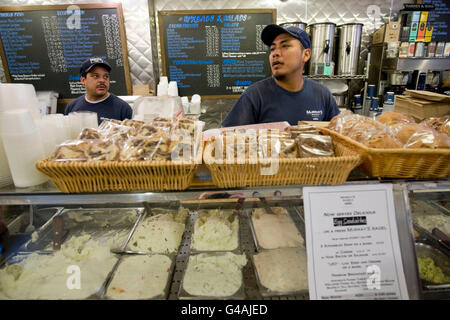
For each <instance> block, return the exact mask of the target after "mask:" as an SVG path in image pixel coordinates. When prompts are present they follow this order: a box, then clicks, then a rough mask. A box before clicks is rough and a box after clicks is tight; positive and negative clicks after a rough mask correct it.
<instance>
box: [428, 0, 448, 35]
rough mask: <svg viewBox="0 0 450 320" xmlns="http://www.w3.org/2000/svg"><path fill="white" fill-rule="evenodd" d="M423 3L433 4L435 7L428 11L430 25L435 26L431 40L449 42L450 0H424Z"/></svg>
mask: <svg viewBox="0 0 450 320" xmlns="http://www.w3.org/2000/svg"><path fill="white" fill-rule="evenodd" d="M423 4H432V5H433V6H434V9H433V10H431V11H429V12H428V21H427V22H428V25H430V26H432V27H433V34H432V36H431V41H436V42H448V41H450V36H449V34H448V28H449V27H450V0H423Z"/></svg>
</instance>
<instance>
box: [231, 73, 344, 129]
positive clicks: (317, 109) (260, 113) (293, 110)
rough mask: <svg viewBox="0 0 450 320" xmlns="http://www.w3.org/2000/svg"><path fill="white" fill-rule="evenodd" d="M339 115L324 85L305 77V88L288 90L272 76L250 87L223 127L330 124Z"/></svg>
mask: <svg viewBox="0 0 450 320" xmlns="http://www.w3.org/2000/svg"><path fill="white" fill-rule="evenodd" d="M337 114H339V108H338V106H337V104H336V100H335V99H334V97H333V95H332V94H331V92H330V91H329V90H328V89H327V88H326V87H325V86H323V85H321V84H320V83H318V82H316V81H313V80H311V79H307V78H304V84H303V88H302V90H300V91H297V92H291V91H287V90H285V89H283V88H281V87H280V86H279V85H277V84H276V82H275V80H274V79H273V78H272V77H270V78H267V79H264V80H261V81H258V82H256V83H254V84H252V85H251V86H249V87H248V88H247V90H245V91H244V93H243V94H242V95H241V97H240V98H239V100H238V101H237V102H236V104H235V105H234V107H233V108H232V109H231V111H230V113H228V115H227V117H226V118H225V120H224V121H223V122H222V126H224V127H231V126H240V125H246V124H255V123H264V122H279V121H287V122H289V124H290V125H297V122H298V121H329V120H331V119H332V118H333V117H334V116H335V115H337Z"/></svg>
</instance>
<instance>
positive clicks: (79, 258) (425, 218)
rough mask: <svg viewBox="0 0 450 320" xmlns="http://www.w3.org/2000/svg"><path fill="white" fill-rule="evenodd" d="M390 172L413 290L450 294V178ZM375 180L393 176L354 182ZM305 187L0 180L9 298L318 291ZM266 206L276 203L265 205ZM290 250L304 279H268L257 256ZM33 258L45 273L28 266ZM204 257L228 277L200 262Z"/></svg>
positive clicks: (3, 269)
mask: <svg viewBox="0 0 450 320" xmlns="http://www.w3.org/2000/svg"><path fill="white" fill-rule="evenodd" d="M386 182H388V183H392V184H393V191H394V192H393V194H394V204H395V210H396V221H397V228H398V234H399V242H400V247H401V249H402V250H401V251H402V261H403V266H404V272H405V279H406V283H407V287H408V293H409V297H410V298H411V299H448V298H450V281H448V279H449V277H450V267H449V266H450V250H449V248H450V243H449V242H448V235H449V231H450V223H449V221H450V214H449V210H450V204H449V200H450V181H449V180H440V181H421V182H407V181H403V180H401V181H394V182H393V181H386ZM378 183H385V182H384V181H383V182H381V181H354V182H347V183H346V184H348V185H355V184H378ZM302 188H303V186H301V185H290V186H273V187H252V188H243V189H232V190H223V189H220V190H219V189H212V188H210V189H206V188H198V189H189V190H187V191H182V192H163V193H162V192H144V191H143V192H116V193H86V194H64V193H61V192H59V191H58V190H57V189H55V188H54V187H53V186H52V185H50V184H44V185H41V186H38V187H33V188H27V189H16V188H14V187H13V186H10V187H5V188H2V189H0V205H1V212H0V224H2V225H3V227H6V228H7V231H5V229H6V228H3V231H2V229H1V228H0V232H1V233H0V241H1V242H0V244H1V250H2V252H1V260H0V299H8V298H16V299H17V298H19V299H168V300H174V299H224V300H225V299H253V300H255V299H256V300H259V299H272V300H273V299H293V300H300V299H309V295H308V288H307V286H308V283H307V274H306V270H307V261H306V254H305V252H306V241H305V239H306V228H305V223H304V221H305V219H304V211H303V197H302ZM267 208H270V209H267ZM258 210H259V211H258ZM261 210H262V211H261ZM266 210H269V211H276V212H275V215H272V216H271V215H268V217H264V215H263V216H261V212H263V214H264V213H267V212H266ZM255 215H256V216H255ZM275 216H276V217H277V218H276V219H278V218H280V217H281V218H280V219H281V220H276V219H275V218H274V217H275ZM266 218H267V220H266V221H265V220H264V219H266ZM271 219H272V220H271ZM273 219H275V220H273ZM264 228H271V229H270V232H264V230H268V229H264ZM277 228H278V229H277ZM261 230H263V231H261ZM280 230H281V233H280V234H279V235H277V232H280ZM283 233H285V234H283ZM211 234H214V235H215V236H212V235H211ZM267 234H270V235H272V236H271V237H267ZM288 234H289V235H288ZM446 235H447V237H446ZM285 238H286V239H287V240H286V239H285ZM202 241H204V242H205V244H204V245H203V246H201V245H198V244H199V243H201V242H202ZM271 241H272V244H271ZM283 241H285V242H283ZM194 242H195V243H196V244H195V246H194V245H193V243H194ZM228 242H230V243H231V242H233V245H232V246H231V247H229V246H228V245H227V243H228ZM208 248H211V249H212V250H208ZM277 250H278V251H277ZM283 251H287V252H290V253H289V256H293V255H295V256H296V257H297V256H298V257H299V258H298V259H291V261H288V260H286V261H287V262H286V264H288V263H292V264H293V265H294V266H293V267H292V268H293V270H297V271H296V272H299V273H300V274H303V275H304V277H303V278H302V279H300V280H299V281H298V283H295V284H294V283H293V282H295V281H292V278H289V276H290V275H289V274H288V272H286V273H283V274H285V277H286V278H285V279H284V278H283V277H280V276H277V277H275V278H274V279H271V280H273V281H267V278H268V275H267V273H266V272H267V270H265V269H264V268H262V267H261V266H264V262H262V263H260V261H264V259H272V260H269V261H274V260H273V259H274V258H267V256H266V255H267V254H268V253H272V252H274V253H275V254H276V257H280V256H281V255H282V254H284V253H283ZM199 255H200V256H199ZM200 259H204V260H203V261H202V262H201V263H199V261H200ZM276 259H281V258H275V260H276ZM222 260H223V261H222ZM211 261H214V263H210V262H211ZM266 261H267V260H266ZM195 263H199V265H194V264H195ZM190 264H192V265H191V266H190ZM212 264H213V265H214V266H215V267H214V268H213V269H208V268H209V267H208V266H209V265H212ZM100 265H101V266H102V267H101V268H99V267H98V266H100ZM36 266H39V268H38V269H39V270H40V271H39V274H37V275H36V274H35V273H36V272H31V271H30V270H27V267H28V269H30V268H31V267H32V268H34V269H36ZM57 266H58V267H57ZM73 266H76V267H77V266H78V267H79V268H80V270H79V271H81V280H79V279H78V280H77V278H76V275H77V272H76V271H77V269H76V267H75V269H69V268H72V267H73ZM200 266H201V267H200ZM57 268H59V269H57ZM202 268H206V269H205V270H203V271H204V272H205V274H206V275H207V274H211V273H214V272H216V274H220V275H221V277H215V278H213V279H208V277H207V276H206V275H205V276H203V275H199V274H197V273H196V272H199V271H202V270H200V269H202ZM280 268H281V269H280V270H282V267H281V266H280ZM47 269H48V270H47ZM191 269H192V270H191ZM74 270H75V271H74ZM149 270H150V271H149ZM69 271H70V272H69ZM71 272H72V273H71ZM283 272H284V271H283ZM50 274H51V275H52V277H51V278H52V280H53V281H57V282H56V283H55V282H53V283H52V284H48V285H47V287H48V288H47V287H45V284H44V283H39V281H38V279H50V276H49V275H50ZM419 275H420V276H419ZM72 276H73V278H71V277H72ZM21 278H25V279H23V281H24V282H23V283H21V281H22V279H21ZM69 278H70V279H71V281H72V282H70V281H69V280H68V279H69ZM269 278H270V275H269ZM297 278H298V277H297ZM33 279H34V280H33ZM192 279H201V281H200V282H199V281H193V280H192ZM230 279H231V280H230ZM66 280H67V281H66ZM27 281H28V282H27ZM33 281H34V282H33ZM58 281H59V282H58ZM77 281H78V282H77ZM30 282H33V283H32V284H31V283H30ZM50 282H51V281H50ZM69 282H70V283H69ZM146 283H147V284H148V283H152V285H154V286H153V287H152V288H151V290H150V289H149V286H145V284H146ZM193 283H200V284H199V285H193ZM24 284H26V285H27V290H26V293H25V291H22V289H21V288H20V286H23V285H24ZM77 285H80V286H81V287H82V288H83V290H75V291H76V292H77V294H74V293H73V292H72V291H74V290H72V291H71V290H70V289H67V288H70V286H75V287H76V286H77ZM232 285H234V287H233V286H232ZM10 286H13V287H14V288H13V289H11V290H9V289H10ZM39 286H41V287H43V288H44V289H42V288H41V287H39ZM58 286H60V287H61V288H60V290H61V291H60V293H58V290H55V288H57V287H58ZM35 287H36V288H39V290H37V289H36V290H34V289H35ZM50 287H51V290H50V289H49V288H50ZM143 288H146V289H145V290H144V289H143ZM49 290H50V291H51V292H52V293H51V294H50V293H48V292H49ZM2 291H3V292H2ZM33 292H36V293H35V294H34V295H33ZM37 292H39V293H37Z"/></svg>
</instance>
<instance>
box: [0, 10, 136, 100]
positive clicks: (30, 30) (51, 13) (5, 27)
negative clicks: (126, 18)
mask: <svg viewBox="0 0 450 320" xmlns="http://www.w3.org/2000/svg"><path fill="white" fill-rule="evenodd" d="M0 53H1V58H2V62H3V67H4V69H5V75H6V79H7V81H8V82H12V83H30V84H32V85H34V88H35V89H36V91H55V92H57V93H59V98H62V99H68V98H75V97H78V96H79V95H81V94H84V93H85V88H84V86H83V85H82V84H81V82H80V66H81V63H82V62H83V61H84V60H86V59H88V58H91V57H101V58H103V59H106V60H107V61H108V62H109V63H110V65H111V68H112V70H111V87H110V91H111V92H112V93H114V94H116V95H127V94H128V95H129V94H131V81H130V75H129V67H128V56H127V48H126V41H125V31H124V27H123V13H122V6H121V4H95V5H90V4H89V5H66V6H62V5H61V6H60V5H58V6H14V7H0Z"/></svg>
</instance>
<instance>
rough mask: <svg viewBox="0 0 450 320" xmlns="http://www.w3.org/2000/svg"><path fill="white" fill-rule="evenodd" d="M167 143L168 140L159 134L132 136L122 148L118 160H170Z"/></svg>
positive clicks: (168, 143)
mask: <svg viewBox="0 0 450 320" xmlns="http://www.w3.org/2000/svg"><path fill="white" fill-rule="evenodd" d="M169 145H170V142H169V140H168V139H167V138H163V137H161V136H160V137H143V136H137V137H133V138H130V139H128V141H127V142H126V143H125V145H124V147H123V148H122V151H121V153H120V160H126V161H139V160H170V152H169Z"/></svg>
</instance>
